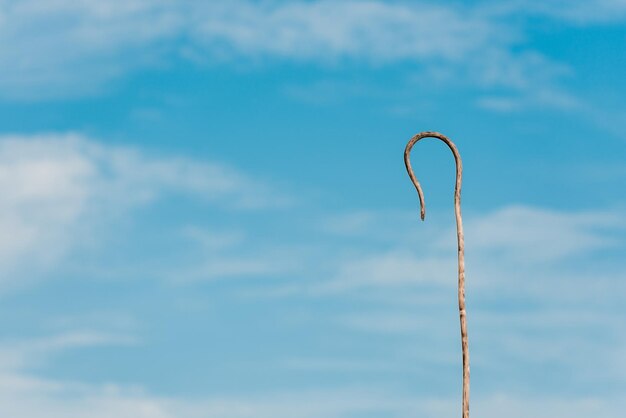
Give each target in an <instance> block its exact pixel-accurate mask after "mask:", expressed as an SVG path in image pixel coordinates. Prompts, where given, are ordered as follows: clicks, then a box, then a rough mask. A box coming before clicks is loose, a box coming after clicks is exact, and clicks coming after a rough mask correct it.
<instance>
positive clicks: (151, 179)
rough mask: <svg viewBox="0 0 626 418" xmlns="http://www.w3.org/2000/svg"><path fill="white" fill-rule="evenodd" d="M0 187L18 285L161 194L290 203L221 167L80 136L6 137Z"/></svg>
mask: <svg viewBox="0 0 626 418" xmlns="http://www.w3.org/2000/svg"><path fill="white" fill-rule="evenodd" d="M0 190H2V193H3V196H4V198H3V199H2V202H0V215H1V216H0V226H1V228H2V230H3V231H4V232H5V233H4V234H3V239H2V240H0V269H1V270H2V271H3V277H5V279H4V283H3V285H8V284H9V283H13V284H15V280H17V279H15V280H14V279H12V277H15V276H14V274H15V273H16V271H17V270H16V269H20V268H21V267H24V266H28V271H30V272H31V273H33V272H34V271H36V270H37V269H44V270H45V269H47V268H49V267H51V266H53V265H54V264H55V263H57V262H58V261H59V260H61V259H63V257H65V256H66V255H67V254H68V252H70V251H71V250H72V249H75V248H76V247H77V246H79V245H91V244H93V243H94V242H95V241H97V240H96V239H95V232H96V231H100V232H104V230H105V229H102V227H103V226H104V225H107V222H110V221H111V220H113V219H116V218H119V217H120V216H126V215H127V214H129V213H132V211H133V210H134V209H136V208H138V207H142V206H146V205H149V204H151V203H154V202H155V201H156V200H157V199H158V198H160V197H164V196H168V195H169V196H172V195H180V194H183V195H190V196H194V197H195V198H197V199H198V200H199V201H201V202H202V201H204V202H206V203H208V204H211V205H213V206H215V207H222V208H227V209H235V210H237V209H240V210H250V209H260V208H270V207H281V205H284V204H287V201H288V199H287V198H286V197H285V196H284V195H280V194H279V193H276V192H275V191H273V190H272V189H271V187H270V186H269V185H268V184H265V183H263V182H260V181H258V180H255V179H252V178H250V177H248V176H247V175H246V174H244V173H242V172H241V171H239V170H237V169H234V168H232V167H229V166H227V165H224V164H221V163H215V162H206V161H198V160H194V159H190V158H183V157H159V156H152V155H149V153H144V152H142V151H141V150H139V149H133V148H125V147H120V146H107V145H103V144H101V143H99V142H96V141H93V140H91V139H88V138H86V137H83V136H80V135H74V134H68V135H57V134H44V135H38V136H19V135H14V136H3V137H1V138H0ZM22 272H23V270H22ZM22 280H23V279H22Z"/></svg>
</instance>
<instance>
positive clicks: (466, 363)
mask: <svg viewBox="0 0 626 418" xmlns="http://www.w3.org/2000/svg"><path fill="white" fill-rule="evenodd" d="M422 138H437V139H440V140H442V141H443V142H445V143H446V145H447V146H448V147H449V148H450V150H451V151H452V154H454V161H455V163H456V185H455V187H454V213H455V216H456V236H457V242H458V270H459V289H458V294H459V317H460V321H461V349H462V352H463V418H469V395H470V360H469V343H468V338H467V313H466V311H465V243H464V239H463V219H462V218H461V178H462V176H463V165H462V163H461V156H460V155H459V151H458V150H457V148H456V145H454V143H453V142H452V141H450V139H448V138H447V137H446V136H445V135H442V134H440V133H438V132H421V133H419V134H417V135H415V136H414V137H413V138H411V140H410V141H409V143H408V144H407V145H406V149H405V150H404V164H405V165H406V171H407V172H408V173H409V177H410V178H411V181H412V182H413V185H414V186H415V189H416V190H417V194H418V196H419V200H420V209H421V210H420V215H421V218H422V220H424V217H425V216H426V206H425V204H424V193H423V192H422V187H421V186H420V183H419V181H417V178H416V177H415V174H413V169H412V168H411V161H410V154H411V149H412V148H413V145H415V144H416V143H417V141H419V140H420V139H422Z"/></svg>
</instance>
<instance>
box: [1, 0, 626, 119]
mask: <svg viewBox="0 0 626 418" xmlns="http://www.w3.org/2000/svg"><path fill="white" fill-rule="evenodd" d="M517 4H518V3H516V2H511V3H506V4H505V5H504V6H492V5H490V6H476V7H471V6H460V5H441V4H434V3H427V2H418V3H407V2H385V1H380V0H368V1H355V0H349V1H343V2H332V1H328V0H318V1H310V2H305V1H295V2H287V1H272V2H255V1H248V0H236V1H228V2H227V1H214V2H208V3H193V4H191V3H189V4H183V3H172V2H168V1H147V0H134V1H132V2H123V1H118V0H116V1H112V2H107V4H106V5H103V4H101V2H97V1H83V2H80V3H78V4H76V3H75V2H71V1H67V0H55V1H50V2H46V3H45V4H44V3H41V2H39V1H35V0H27V1H21V2H12V1H5V2H4V3H3V5H2V6H3V7H2V8H1V9H0V21H1V22H2V24H1V25H0V37H2V39H5V40H6V42H3V43H2V45H1V46H0V64H1V65H0V95H1V96H4V97H9V98H22V99H41V98H51V97H62V96H66V95H84V94H93V93H97V92H98V91H99V90H101V88H102V87H103V86H104V85H106V84H107V83H109V82H111V81H113V80H116V79H118V78H120V77H122V76H123V75H125V74H127V73H129V72H132V71H135V70H138V69H142V68H154V67H166V66H168V65H170V64H171V63H173V62H175V61H176V60H179V59H183V60H187V59H191V60H192V61H196V62H209V63H216V62H222V63H232V62H233V61H235V60H236V61H237V62H239V64H238V65H240V64H241V62H240V61H241V60H243V61H246V62H248V63H249V64H254V63H258V62H266V61H268V60H269V61H270V62H271V61H275V60H278V61H287V62H294V63H314V64H316V65H323V66H327V67H334V68H336V67H337V66H339V67H341V66H342V63H345V62H359V63H363V64H365V65H368V66H372V67H380V66H387V65H392V64H394V65H395V64H402V63H412V64H417V66H416V67H415V68H413V70H411V71H413V72H417V73H418V74H419V78H420V79H423V80H424V79H427V80H429V81H433V80H434V81H436V80H439V81H445V82H446V83H459V82H460V80H465V81H470V82H471V83H472V85H474V86H478V87H479V88H480V89H487V90H489V89H494V88H505V89H509V90H511V91H513V92H517V95H516V94H509V96H506V97H508V99H507V100H508V102H509V103H510V102H511V100H513V99H512V98H511V97H515V96H519V95H520V94H521V93H524V97H521V98H518V99H516V100H515V102H516V105H515V106H520V105H521V104H526V105H528V104H534V105H540V106H550V107H562V106H566V107H569V106H571V105H572V103H573V102H574V101H575V100H573V99H572V98H568V97H567V95H566V93H564V92H563V91H562V89H559V87H558V85H557V84H558V83H556V80H558V79H560V78H561V77H562V75H563V73H567V72H568V67H567V65H565V64H563V63H559V62H557V61H555V60H552V59H550V58H549V57H548V56H545V55H543V54H541V53H539V52H538V51H535V50H533V49H532V48H531V47H527V46H526V45H525V35H524V33H525V28H524V27H523V25H522V24H520V23H519V22H515V21H513V19H511V17H512V16H515V15H518V14H524V13H523V12H522V11H521V10H520V8H519V7H517V6H516V5H517ZM524 4H525V3H524ZM563 4H564V3H563V2H549V3H546V4H544V3H541V4H540V3H539V2H535V3H533V5H532V7H531V8H530V9H531V10H534V11H535V12H536V13H542V14H543V15H544V16H548V17H550V18H553V19H562V20H564V21H571V22H579V21H581V20H584V19H585V16H598V19H587V21H589V22H604V21H605V20H607V19H608V18H610V19H613V20H615V19H619V18H620V16H622V17H623V15H624V12H623V9H624V7H623V2H621V1H619V0H613V1H611V0H603V1H595V2H592V4H590V3H584V2H576V5H575V7H574V8H572V7H570V5H569V3H568V4H567V7H565V6H563ZM524 7H526V6H524ZM588 11H592V12H593V13H588ZM525 13H526V14H527V13H529V12H528V11H527V12H525ZM442 78H443V80H442ZM546 92H547V93H546ZM566 98H567V100H566ZM482 103H483V105H484V106H485V107H487V108H494V107H497V108H498V109H499V110H509V109H510V108H511V107H512V106H510V105H505V106H503V105H502V99H500V101H499V102H494V99H493V98H492V99H489V100H488V99H483V101H482Z"/></svg>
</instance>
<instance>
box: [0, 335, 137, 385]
mask: <svg viewBox="0 0 626 418" xmlns="http://www.w3.org/2000/svg"><path fill="white" fill-rule="evenodd" d="M135 343H136V340H135V338H134V337H131V336H129V335H121V334H113V333H103V332H97V331H89V330H78V331H69V332H67V331H66V332H64V333H61V334H57V335H52V336H47V337H40V338H33V339H28V340H13V341H11V340H4V341H0V374H2V373H7V372H12V373H13V372H15V371H20V370H23V369H29V368H32V367H33V366H37V365H40V364H41V363H43V362H46V361H49V359H50V357H52V356H54V355H55V354H59V353H61V352H65V351H68V350H76V349H80V348H88V347H97V346H110V345H129V344H130V345H132V344H135Z"/></svg>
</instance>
